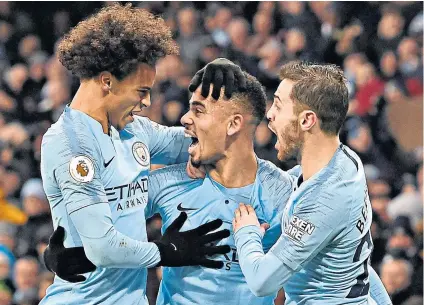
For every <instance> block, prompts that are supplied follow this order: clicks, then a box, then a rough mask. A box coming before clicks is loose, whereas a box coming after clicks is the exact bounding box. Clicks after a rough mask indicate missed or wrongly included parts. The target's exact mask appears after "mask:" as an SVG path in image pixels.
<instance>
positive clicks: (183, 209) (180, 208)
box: [177, 202, 198, 212]
mask: <svg viewBox="0 0 424 305" xmlns="http://www.w3.org/2000/svg"><path fill="white" fill-rule="evenodd" d="M182 204H183V203H182V202H181V203H180V204H179V205H178V206H177V210H178V211H181V212H184V211H195V210H198V209H192V208H183V207H182V206H181V205H182Z"/></svg>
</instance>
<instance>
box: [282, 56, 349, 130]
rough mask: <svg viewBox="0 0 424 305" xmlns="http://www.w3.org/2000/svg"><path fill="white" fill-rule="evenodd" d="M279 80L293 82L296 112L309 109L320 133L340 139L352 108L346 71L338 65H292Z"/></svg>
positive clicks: (299, 63) (297, 63)
mask: <svg viewBox="0 0 424 305" xmlns="http://www.w3.org/2000/svg"><path fill="white" fill-rule="evenodd" d="M280 78H281V80H283V79H289V80H291V81H294V82H295V84H294V85H293V89H292V92H291V94H290V97H291V99H292V100H293V101H295V103H298V104H297V105H295V110H296V111H298V112H300V111H302V110H304V109H310V110H312V111H314V112H315V113H316V114H317V117H318V119H319V121H320V126H321V130H322V131H323V132H325V133H327V134H330V135H337V134H338V133H339V131H340V128H341V127H342V125H343V122H344V120H345V118H346V114H347V109H348V106H349V99H348V90H347V86H346V79H345V77H344V75H343V71H342V70H341V69H340V68H339V67H337V66H336V65H330V64H326V65H318V64H312V63H307V62H299V61H295V62H289V63H287V64H285V65H284V66H283V67H282V68H281V70H280Z"/></svg>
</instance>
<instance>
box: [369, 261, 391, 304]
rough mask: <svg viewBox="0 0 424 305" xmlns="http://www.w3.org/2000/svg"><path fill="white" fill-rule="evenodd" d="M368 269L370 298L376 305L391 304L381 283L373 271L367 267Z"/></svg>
mask: <svg viewBox="0 0 424 305" xmlns="http://www.w3.org/2000/svg"><path fill="white" fill-rule="evenodd" d="M368 268H369V278H370V295H371V298H372V299H373V300H374V301H375V302H376V303H377V305H389V304H392V301H391V300H390V297H389V294H388V293H387V291H386V288H384V285H383V283H382V282H381V280H380V278H379V277H378V274H377V273H376V272H375V270H374V269H373V268H372V267H371V266H368Z"/></svg>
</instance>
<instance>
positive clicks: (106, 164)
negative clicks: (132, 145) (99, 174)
mask: <svg viewBox="0 0 424 305" xmlns="http://www.w3.org/2000/svg"><path fill="white" fill-rule="evenodd" d="M113 159H115V156H113V158H112V159H110V160H109V162H107V163H105V162H104V161H103V165H104V166H105V167H108V166H109V164H110V162H112V160H113Z"/></svg>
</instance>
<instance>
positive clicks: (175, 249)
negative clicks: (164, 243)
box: [169, 243, 177, 251]
mask: <svg viewBox="0 0 424 305" xmlns="http://www.w3.org/2000/svg"><path fill="white" fill-rule="evenodd" d="M169 244H170V245H171V246H173V247H174V251H177V246H175V245H174V244H173V243H169Z"/></svg>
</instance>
